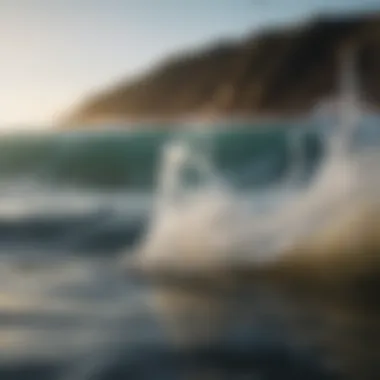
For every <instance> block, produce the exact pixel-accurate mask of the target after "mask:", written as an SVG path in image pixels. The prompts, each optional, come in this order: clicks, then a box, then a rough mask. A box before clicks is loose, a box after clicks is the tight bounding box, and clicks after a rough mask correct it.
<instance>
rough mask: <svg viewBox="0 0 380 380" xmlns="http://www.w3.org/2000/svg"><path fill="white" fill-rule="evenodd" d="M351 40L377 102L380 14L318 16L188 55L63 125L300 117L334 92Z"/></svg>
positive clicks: (103, 96) (97, 98)
mask: <svg viewBox="0 0 380 380" xmlns="http://www.w3.org/2000/svg"><path fill="white" fill-rule="evenodd" d="M352 42H354V43H355V45H356V46H357V48H358V75H359V77H360V80H361V84H362V90H363V94H365V98H366V101H367V102H369V103H371V104H373V105H374V106H379V105H380V14H371V15H361V16H355V17H345V18H340V19H337V18H331V17H330V18H329V17H322V16H321V17H319V18H316V19H313V20H312V21H311V22H309V23H304V24H302V25H299V26H297V27H292V28H289V27H288V28H284V29H282V30H279V29H276V30H272V31H263V32H262V33H261V34H259V35H255V36H249V37H247V38H245V39H243V40H240V41H235V42H226V43H225V44H218V45H216V46H213V47H210V48H209V49H206V50H203V51H194V52H189V53H188V54H186V55H183V56H177V57H172V58H170V59H168V60H167V61H166V62H164V63H161V65H158V66H157V67H156V68H153V69H152V71H151V72H149V73H147V75H146V76H143V77H141V78H138V79H136V80H135V81H132V82H127V83H121V84H120V85H118V86H115V87H114V88H111V89H109V90H108V91H105V92H104V93H100V94H97V95H94V96H93V97H92V98H90V99H88V100H86V101H85V102H83V104H82V105H80V106H78V108H77V109H76V110H74V112H73V113H72V114H71V116H70V117H69V118H68V119H67V120H66V121H68V122H69V123H78V122H92V121H98V120H115V119H121V120H147V119H161V120H162V119H164V120H165V119H176V118H184V117H189V116H195V117H200V118H202V117H210V116H216V117H227V116H228V117H229V116H250V115H256V116H260V115H264V116H265V115H298V114H300V113H304V112H308V111H309V110H310V109H311V108H312V107H313V106H314V105H315V104H316V103H317V102H318V101H319V100H320V99H321V98H325V97H328V96H330V95H332V94H334V93H335V92H336V90H337V77H338V69H339V60H338V54H337V53H338V52H339V51H340V50H341V49H342V48H344V46H346V45H347V44H350V43H352Z"/></svg>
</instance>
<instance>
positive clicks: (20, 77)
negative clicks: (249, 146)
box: [0, 0, 379, 126]
mask: <svg viewBox="0 0 380 380" xmlns="http://www.w3.org/2000/svg"><path fill="white" fill-rule="evenodd" d="M378 3H379V1H374V0H372V1H369V0H0V125H3V126H4V125H9V124H14V123H22V124H25V123H26V124H41V123H49V122H50V121H51V120H52V119H53V117H54V116H55V115H57V113H58V112H60V111H62V110H65V109H67V108H68V107H70V105H72V104H75V103H76V102H77V101H78V100H79V99H81V98H82V97H83V96H84V95H86V94H91V92H92V91H93V90H97V89H102V88H104V87H107V85H110V84H113V83H115V82H117V80H119V79H122V78H125V77H127V76H128V75H132V74H133V73H136V72H138V71H140V70H144V69H145V68H147V67H149V66H150V65H151V64H152V63H154V62H156V61H157V60H160V59H161V58H163V57H165V56H166V55H167V54H168V53H172V52H175V51H177V50H178V49H181V50H183V49H186V48H187V47H190V48H191V47H194V46H197V45H199V44H204V43H207V42H210V41H213V40H214V39H217V38H219V37H223V36H226V37H229V36H232V37H233V36H239V35H242V34H244V33H248V32H249V31H250V30H253V29H254V28H258V27H260V26H262V25H266V24H274V23H277V22H279V21H288V20H293V19H297V18H299V17H301V16H303V15H305V14H308V13H310V12H316V11H320V10H327V9H334V8H338V9H342V10H345V9H352V8H358V9H361V8H363V7H375V6H376V4H378Z"/></svg>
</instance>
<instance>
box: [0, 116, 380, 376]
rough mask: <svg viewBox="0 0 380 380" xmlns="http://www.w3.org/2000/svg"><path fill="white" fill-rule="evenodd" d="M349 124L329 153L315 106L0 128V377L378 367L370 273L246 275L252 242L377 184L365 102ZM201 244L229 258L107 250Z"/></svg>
mask: <svg viewBox="0 0 380 380" xmlns="http://www.w3.org/2000/svg"><path fill="white" fill-rule="evenodd" d="M364 124H366V126H365V128H364V127H363V128H362V129H360V131H359V132H358V133H356V134H355V135H354V136H353V137H352V140H350V142H349V144H346V148H345V149H344V152H343V153H342V152H341V151H340V150H339V149H340V148H339V149H338V148H337V149H335V148H333V149H332V148H331V146H333V147H334V146H335V145H334V144H332V143H331V141H333V137H334V130H333V129H327V130H326V128H322V127H320V126H318V125H317V124H316V123H315V122H314V121H310V122H307V123H304V124H302V123H299V125H296V124H294V125H285V124H284V125H271V126H269V127H268V126H263V125H252V126H251V127H250V128H242V127H241V126H237V125H229V126H226V125H225V126H223V128H222V129H219V130H216V129H214V130H210V131H207V132H206V131H205V129H203V131H201V132H200V131H199V126H192V128H191V129H188V128H187V129H185V128H181V132H176V133H170V132H167V131H165V132H163V131H159V130H157V128H156V129H154V130H152V131H148V130H144V131H143V132H131V131H123V130H116V129H112V130H106V129H104V130H99V131H60V132H35V133H29V134H21V133H20V134H7V135H3V136H2V137H1V139H0V195H1V196H0V262H1V266H0V272H1V275H0V284H1V288H0V342H1V344H0V378H1V379H5V380H7V379H12V380H16V379H17V380H18V379H22V380H23V379H25V380H26V379H39V380H43V379H52V380H55V379H59V380H77V379H78V380H87V379H104V380H108V379H109V380H111V379H112V380H118V379H127V378H128V379H129V378H130V379H159V380H161V379H165V380H166V379H184V378H186V379H187V378H194V379H198V378H199V379H200V378H205V379H210V380H211V379H215V378H217V379H243V378H244V379H245V378H252V379H254V378H260V379H270V380H272V379H273V380H274V379H276V380H277V379H292V380H293V379H300V380H301V379H306V378H308V379H335V378H336V379H338V378H343V379H346V378H347V379H348V378H353V379H358V380H359V379H360V380H361V379H376V378H378V374H380V371H379V365H378V363H379V362H380V360H379V359H380V357H379V352H380V349H379V345H378V342H379V341H380V339H378V338H380V325H379V324H378V322H377V321H378V317H379V314H378V308H376V305H377V301H376V300H375V297H374V295H373V294H374V293H376V291H375V289H376V288H377V284H378V282H377V281H376V279H377V273H376V276H375V277H368V278H369V279H370V281H368V284H366V286H365V287H361V286H359V285H357V287H356V288H357V292H358V294H355V292H354V291H352V289H351V288H350V290H344V291H342V290H339V292H338V291H335V290H334V291H331V289H330V288H327V290H326V289H324V290H323V291H319V292H316V291H315V289H314V291H313V292H311V291H310V292H309V285H310V283H312V282H314V280H313V279H310V282H309V283H306V284H305V283H304V284H303V285H302V286H297V287H296V289H294V287H292V286H290V285H289V284H288V283H286V284H285V283H281V282H280V283H278V282H276V281H269V280H267V279H262V278H256V276H255V275H253V274H252V273H254V270H256V269H257V268H256V267H255V264H256V263H257V262H256V261H255V260H256V259H257V258H259V257H260V263H261V262H266V259H267V258H268V257H269V256H268V257H265V256H266V251H265V250H264V249H263V247H265V248H266V249H267V248H268V247H269V248H271V249H272V248H273V249H274V251H273V252H272V251H270V250H268V254H269V253H270V254H274V255H272V256H270V257H271V262H277V260H280V259H281V257H282V256H281V254H282V251H278V248H279V247H281V248H283V247H285V246H286V247H288V245H289V244H290V243H291V244H293V243H294V242H298V240H299V239H300V238H304V237H305V236H308V235H307V233H309V232H310V231H314V229H316V227H318V228H319V227H321V225H322V227H324V226H325V222H326V219H328V220H329V221H331V220H333V219H334V218H335V216H336V215H337V214H340V212H341V211H342V210H344V209H348V208H349V207H350V206H351V205H353V204H355V202H356V201H357V200H358V199H360V200H362V199H364V198H365V199H367V200H370V199H374V200H375V201H377V200H378V199H377V198H378V196H377V194H378V191H377V190H378V184H379V182H378V181H377V180H378V179H380V177H379V176H378V174H379V173H378V169H377V168H378V167H379V166H378V162H379V155H378V147H379V146H380V134H379V129H378V126H377V125H378V124H377V119H376V120H373V119H371V120H370V121H368V122H366V123H364ZM246 127H247V126H246ZM173 147H174V148H175V149H174V150H173V151H171V150H170V149H171V148H173ZM173 152H174V153H173ZM169 153H170V154H169ZM165 155H167V157H168V159H167V161H165V159H164V158H165ZM176 157H177V158H176ZM181 157H182V158H183V161H181V160H182V158H181ZM163 161H164V162H163ZM165 173H166V174H165ZM202 173H203V174H202ZM172 181H173V183H174V184H175V185H176V184H177V185H179V187H183V188H184V191H183V192H177V190H178V189H177V187H176V186H177V185H176V186H174V189H172V188H170V186H167V185H168V184H170V183H171V182H172ZM357 184H359V185H360V186H359V187H357ZM351 186H353V188H352V189H351ZM166 187H168V189H167V190H168V193H166V192H165V191H166ZM348 190H349V191H348ZM351 190H352V191H351ZM371 197H372V198H371ZM375 203H376V202H375ZM376 204H377V203H376ZM314 219H315V220H314ZM334 220H335V219H334ZM162 226H164V227H165V228H161V227H162ZM354 226H355V228H354V229H351V230H350V231H351V232H350V235H351V237H352V239H354V237H355V236H356V235H355V234H354V233H353V232H354V230H355V231H356V230H359V228H356V227H357V226H356V225H354ZM318 231H319V230H318ZM343 232H344V233H346V232H345V230H343ZM321 236H322V237H324V235H321ZM344 236H346V235H344ZM214 237H216V238H215V239H216V240H214ZM288 238H289V239H290V238H292V239H290V240H289V239H288ZM345 239H346V238H345ZM288 240H289V241H288ZM317 240H323V239H317ZM352 241H354V240H352ZM185 242H186V244H185ZM190 242H191V244H190ZM194 242H195V243H196V244H193V243H194ZM221 242H223V244H221ZM289 242H290V243H289ZM187 243H189V244H187ZM206 243H207V244H206ZM219 243H220V244H219ZM243 243H244V244H243ZM215 244H216V245H215ZM205 247H206V248H207V249H205ZM215 247H217V248H218V250H219V249H220V251H218V250H217V252H216V255H215V256H214V257H213V259H215V258H216V259H217V261H218V259H219V257H221V256H222V252H223V254H227V253H228V259H229V261H228V262H229V263H230V264H231V265H232V266H233V264H234V263H235V264H236V263H239V264H241V263H244V265H243V269H244V270H243V271H241V269H242V268H241V267H240V268H239V270H240V272H239V271H238V274H237V275H236V274H234V273H227V274H223V275H220V273H218V272H217V271H214V272H213V270H212V272H213V273H212V274H211V275H210V273H208V274H204V275H203V274H202V276H199V273H196V275H195V276H194V273H192V275H191V276H189V277H187V278H186V280H184V278H181V276H180V275H179V276H177V277H176V276H173V273H169V272H168V273H167V276H166V275H164V276H163V277H162V276H160V277H159V278H156V277H154V276H153V277H150V276H149V275H144V274H143V275H141V273H140V274H138V275H137V276H136V273H131V272H129V271H127V268H126V267H124V266H123V264H122V262H123V260H124V259H125V258H128V257H132V255H133V254H135V255H136V254H138V255H141V256H142V257H146V259H147V262H149V260H150V258H152V257H154V258H155V260H156V259H157V258H158V262H161V261H162V262H165V261H164V259H166V258H167V257H169V258H173V257H175V258H176V260H178V259H179V261H180V262H182V263H187V261H186V260H187V259H188V258H189V257H190V258H192V259H194V261H197V260H199V259H200V258H202V259H203V258H204V257H206V256H208V255H209V254H210V253H211V251H215ZM323 247H327V246H323ZM328 247H330V246H328ZM148 248H149V249H148ZM243 248H244V249H243ZM247 248H248V249H247ZM242 251H244V254H245V255H247V254H248V256H249V257H250V259H252V260H251V261H249V262H246V261H241V262H239V261H238V260H237V259H239V260H240V259H246V258H247V257H246V256H241V257H240V256H239V254H240V253H241V252H242ZM264 253H265V254H264ZM144 254H145V255H146V256H144ZM169 254H170V255H174V256H170V255H169ZM168 255H169V256H168ZM186 255H188V256H186ZM260 255H261V256H263V257H261V256H260ZM210 256H211V255H210ZM224 258H225V256H224ZM261 259H263V260H261ZM176 260H174V261H176ZM365 260H366V259H365V258H362V257H361V258H360V259H359V256H358V260H356V261H355V262H356V264H355V265H358V263H359V262H360V263H361V262H363V261H365ZM217 261H214V262H213V263H217ZM189 262H190V261H189ZM339 265H340V264H339ZM339 265H338V264H334V265H333V269H335V268H337V267H338V266H339ZM328 267H330V270H331V266H330V264H329V265H328ZM311 268H312V267H311ZM214 269H215V268H214ZM250 270H252V271H253V272H252V273H251V272H250ZM308 270H310V277H311V278H312V274H313V270H312V269H308ZM247 271H248V275H247V273H246V272H247ZM202 273H203V272H202ZM177 274H178V273H177ZM306 277H308V275H306ZM371 281H372V282H371ZM358 284H360V281H359V280H358ZM358 300H359V301H360V302H359V301H358Z"/></svg>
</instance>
